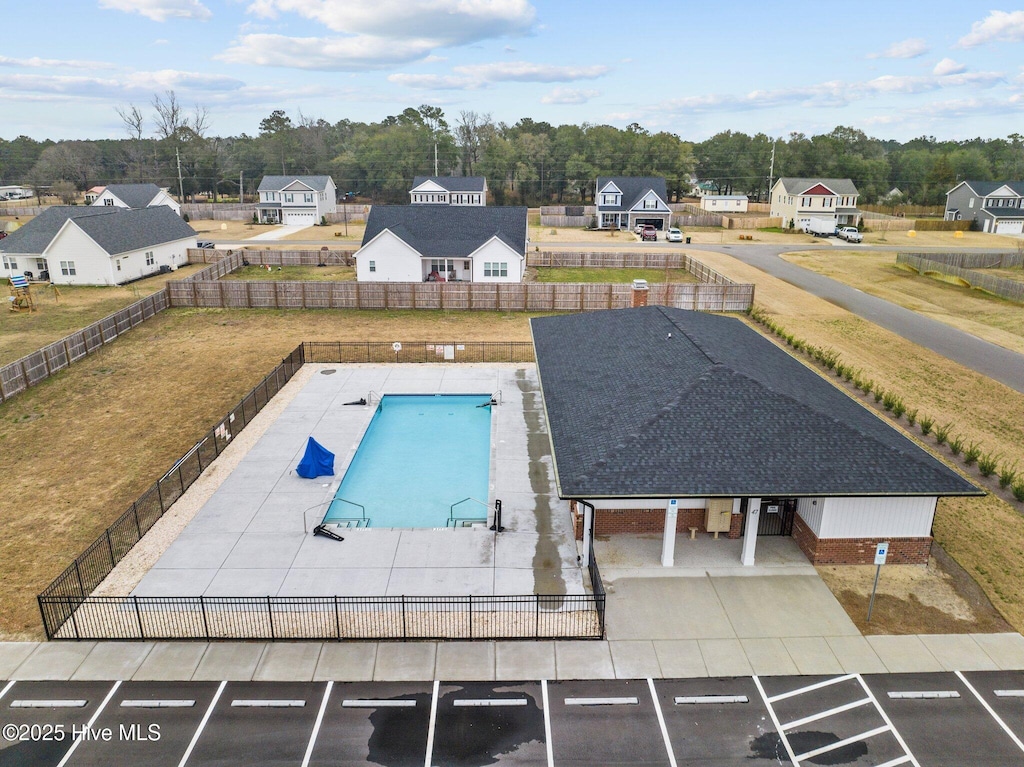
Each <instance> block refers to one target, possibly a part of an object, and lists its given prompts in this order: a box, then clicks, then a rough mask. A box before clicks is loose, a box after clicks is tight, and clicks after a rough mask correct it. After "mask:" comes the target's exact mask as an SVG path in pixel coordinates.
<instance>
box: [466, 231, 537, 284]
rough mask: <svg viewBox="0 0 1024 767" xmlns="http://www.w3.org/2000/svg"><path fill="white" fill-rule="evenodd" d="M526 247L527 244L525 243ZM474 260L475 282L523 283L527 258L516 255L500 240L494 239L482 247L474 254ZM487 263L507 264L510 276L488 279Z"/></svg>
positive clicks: (519, 254)
mask: <svg viewBox="0 0 1024 767" xmlns="http://www.w3.org/2000/svg"><path fill="white" fill-rule="evenodd" d="M523 245H524V247H525V243H523ZM471 256H472V259H473V282H522V281H523V266H524V264H525V262H526V257H525V256H524V255H523V254H522V253H515V252H514V251H512V250H511V249H510V248H509V247H508V245H506V244H505V243H504V242H502V241H501V240H498V239H493V240H491V241H490V242H487V243H485V244H483V245H481V246H480V247H479V248H478V249H477V250H476V251H474V252H473V253H472V254H471ZM485 263H507V264H508V275H507V276H506V277H494V276H491V277H487V276H485V275H484V264H485Z"/></svg>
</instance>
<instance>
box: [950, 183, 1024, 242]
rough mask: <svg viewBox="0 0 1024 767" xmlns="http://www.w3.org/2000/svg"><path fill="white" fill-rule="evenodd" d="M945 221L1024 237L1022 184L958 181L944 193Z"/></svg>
mask: <svg viewBox="0 0 1024 767" xmlns="http://www.w3.org/2000/svg"><path fill="white" fill-rule="evenodd" d="M944 218H945V219H946V220H947V221H968V220H970V221H974V222H976V223H977V226H978V229H980V230H981V231H983V232H992V233H993V234H1024V181H961V182H960V183H959V184H957V185H956V186H954V187H953V188H952V189H950V190H949V191H948V192H946V214H945V216H944Z"/></svg>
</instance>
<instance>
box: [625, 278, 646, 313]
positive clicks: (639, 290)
mask: <svg viewBox="0 0 1024 767" xmlns="http://www.w3.org/2000/svg"><path fill="white" fill-rule="evenodd" d="M647 293H648V288H647V280H633V297H632V299H631V300H630V302H629V305H630V307H631V308H633V309H635V308H636V307H638V306H647Z"/></svg>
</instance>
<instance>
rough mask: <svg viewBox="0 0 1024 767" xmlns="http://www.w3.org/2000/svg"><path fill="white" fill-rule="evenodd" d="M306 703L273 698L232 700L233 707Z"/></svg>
mask: <svg viewBox="0 0 1024 767" xmlns="http://www.w3.org/2000/svg"><path fill="white" fill-rule="evenodd" d="M305 705H306V701H304V700H272V699H263V698H255V699H245V698H241V699H238V700H233V701H231V707H232V708H303V707H304V706H305Z"/></svg>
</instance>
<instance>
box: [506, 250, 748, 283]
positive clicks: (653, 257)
mask: <svg viewBox="0 0 1024 767" xmlns="http://www.w3.org/2000/svg"><path fill="white" fill-rule="evenodd" d="M526 265H527V266H536V267H563V268H570V267H588V268H591V269H601V268H604V269H685V270H686V271H688V272H689V273H690V274H692V275H693V276H694V277H696V278H697V279H698V280H699V281H701V282H706V283H710V284H713V285H734V284H735V283H734V282H733V281H732V280H730V279H729V278H728V277H724V276H723V275H721V274H719V273H718V272H716V271H715V270H714V269H711V268H710V267H707V266H705V265H704V264H702V263H701V262H700V261H697V260H696V259H693V258H691V257H690V256H688V255H686V254H685V253H671V252H666V251H638V252H628V251H600V250H597V251H580V250H545V251H535V252H533V253H528V254H527V255H526Z"/></svg>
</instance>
